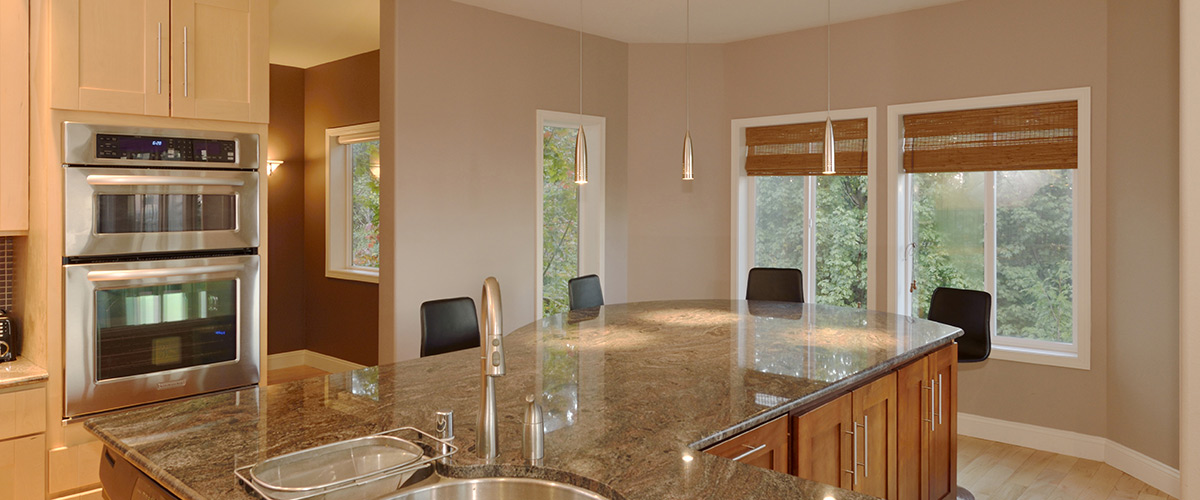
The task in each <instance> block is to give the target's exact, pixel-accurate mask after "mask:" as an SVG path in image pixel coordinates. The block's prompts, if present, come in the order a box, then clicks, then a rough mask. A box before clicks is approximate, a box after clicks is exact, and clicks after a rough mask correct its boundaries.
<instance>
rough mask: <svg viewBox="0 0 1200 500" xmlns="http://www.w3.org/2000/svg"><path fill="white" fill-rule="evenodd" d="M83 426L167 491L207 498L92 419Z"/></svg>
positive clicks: (184, 495)
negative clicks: (99, 426) (123, 442)
mask: <svg viewBox="0 0 1200 500" xmlns="http://www.w3.org/2000/svg"><path fill="white" fill-rule="evenodd" d="M83 427H84V428H85V429H87V430H88V431H90V432H91V433H92V434H94V435H95V436H96V437H98V438H100V442H102V443H104V446H105V447H108V448H112V449H114V450H116V451H117V452H118V453H120V454H121V456H122V457H125V459H126V460H128V461H129V463H131V464H133V466H134V467H137V468H138V469H139V470H141V471H142V473H143V474H146V475H147V476H150V477H151V478H152V479H154V481H155V482H157V483H158V484H159V485H160V486H162V487H163V488H166V489H167V491H170V492H171V494H172V495H175V496H177V497H179V498H184V499H186V498H206V497H205V496H204V495H202V494H200V492H198V491H195V490H193V489H192V488H190V487H188V485H187V484H184V482H183V481H180V480H179V479H178V478H176V477H175V475H174V474H171V473H170V472H167V471H166V470H165V469H163V468H161V467H157V466H155V465H154V464H153V463H151V462H150V460H148V459H147V458H146V457H145V456H143V455H142V454H141V453H138V452H137V450H134V449H133V448H131V447H129V446H126V445H124V444H122V443H121V441H120V440H118V439H116V438H114V437H113V436H112V435H110V434H109V433H107V432H105V431H103V430H101V429H98V428H96V426H95V425H94V424H93V421H92V420H85V421H84V422H83ZM230 478H231V480H235V479H233V471H230Z"/></svg>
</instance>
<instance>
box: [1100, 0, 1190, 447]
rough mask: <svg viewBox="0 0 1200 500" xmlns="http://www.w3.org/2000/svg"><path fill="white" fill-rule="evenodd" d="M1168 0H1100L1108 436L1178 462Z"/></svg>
mask: <svg viewBox="0 0 1200 500" xmlns="http://www.w3.org/2000/svg"><path fill="white" fill-rule="evenodd" d="M1178 9H1179V3H1178V2H1177V1H1170V0H1163V1H1155V2H1142V1H1138V0H1112V1H1110V2H1109V3H1108V36H1109V39H1108V86H1109V98H1108V109H1109V117H1110V119H1109V137H1110V140H1109V142H1108V165H1109V168H1108V185H1109V186H1112V189H1111V190H1110V192H1109V196H1108V231H1109V233H1108V234H1109V238H1108V257H1109V263H1110V265H1109V267H1108V273H1109V274H1108V289H1107V290H1108V303H1109V304H1110V305H1112V307H1111V308H1109V310H1108V331H1109V334H1108V346H1109V349H1108V437H1109V439H1112V440H1114V441H1116V442H1118V443H1120V444H1123V445H1126V446H1129V447H1131V448H1133V449H1136V450H1138V451H1140V452H1142V453H1145V454H1147V455H1149V456H1151V457H1152V458H1154V459H1157V460H1160V461H1162V462H1163V463H1166V464H1168V465H1171V466H1174V467H1178V466H1179V461H1178V457H1179V434H1178V432H1177V430H1178V429H1179V377H1178V373H1179V356H1178V354H1177V353H1178V351H1179V315H1178V313H1177V311H1179V293H1178V289H1179V191H1178V188H1177V183H1178V180H1179V31H1178V26H1179V24H1178V19H1179V18H1178V12H1179V10H1178Z"/></svg>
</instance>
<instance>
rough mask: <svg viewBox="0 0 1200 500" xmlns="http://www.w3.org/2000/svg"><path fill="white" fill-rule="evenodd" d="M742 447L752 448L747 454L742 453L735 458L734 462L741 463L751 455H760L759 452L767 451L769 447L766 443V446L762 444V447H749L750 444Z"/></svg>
mask: <svg viewBox="0 0 1200 500" xmlns="http://www.w3.org/2000/svg"><path fill="white" fill-rule="evenodd" d="M742 446H745V447H747V448H750V450H749V451H747V452H745V453H742V454H741V455H738V456H736V457H733V461H734V462H738V461H741V460H742V459H743V458H746V457H748V456H750V455H753V454H755V453H758V452H759V451H762V450H764V449H766V447H767V445H766V444H765V443H764V444H760V445H758V446H750V445H748V444H743V445H742Z"/></svg>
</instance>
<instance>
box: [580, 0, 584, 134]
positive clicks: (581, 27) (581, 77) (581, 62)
mask: <svg viewBox="0 0 1200 500" xmlns="http://www.w3.org/2000/svg"><path fill="white" fill-rule="evenodd" d="M579 128H580V130H582V129H583V0H579Z"/></svg>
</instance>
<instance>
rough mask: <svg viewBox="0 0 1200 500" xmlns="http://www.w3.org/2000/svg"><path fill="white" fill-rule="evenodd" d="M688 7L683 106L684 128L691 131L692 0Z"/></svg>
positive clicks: (686, 14) (684, 48)
mask: <svg viewBox="0 0 1200 500" xmlns="http://www.w3.org/2000/svg"><path fill="white" fill-rule="evenodd" d="M686 5H687V9H686V13H685V14H684V18H685V19H686V22H685V24H686V28H685V35H684V36H685V37H686V38H684V43H683V103H684V104H683V107H684V117H685V118H684V119H685V121H684V130H685V131H687V132H690V131H691V130H692V79H691V59H692V0H687V4H686Z"/></svg>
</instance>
